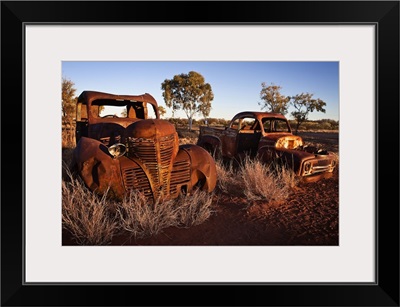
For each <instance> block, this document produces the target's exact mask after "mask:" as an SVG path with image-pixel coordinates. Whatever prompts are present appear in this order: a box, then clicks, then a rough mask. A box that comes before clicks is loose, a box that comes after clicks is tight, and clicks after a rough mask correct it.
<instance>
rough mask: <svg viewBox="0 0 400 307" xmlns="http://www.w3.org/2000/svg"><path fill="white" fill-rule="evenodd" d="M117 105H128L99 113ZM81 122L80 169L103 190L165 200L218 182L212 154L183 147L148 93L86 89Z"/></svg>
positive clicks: (81, 102)
mask: <svg viewBox="0 0 400 307" xmlns="http://www.w3.org/2000/svg"><path fill="white" fill-rule="evenodd" d="M114 105H116V106H118V107H122V106H125V107H124V108H123V109H122V111H121V114H119V115H112V116H108V115H106V116H105V117H103V116H101V115H100V114H101V113H107V112H109V110H110V106H114ZM149 108H153V111H154V112H153V113H152V114H153V117H154V118H150V116H149V113H150V112H149ZM79 113H80V114H79ZM82 115H85V116H87V117H83V116H82ZM77 127H79V129H77V130H78V131H77V140H78V143H77V146H76V149H75V150H74V160H75V162H76V166H77V170H78V172H79V174H80V176H81V177H82V179H83V180H84V182H85V184H86V185H87V186H88V187H89V188H90V189H91V190H92V191H96V192H97V193H99V194H104V193H105V192H107V193H108V195H109V196H112V197H115V198H117V199H122V198H123V197H124V196H125V195H126V193H127V192H129V191H132V190H135V191H139V192H142V193H144V194H145V195H146V196H147V197H149V198H152V199H153V200H156V199H157V200H158V199H162V200H166V199H170V198H176V197H177V196H179V195H180V193H182V192H184V193H190V191H191V190H192V189H193V188H194V187H199V188H201V189H203V190H205V191H208V192H211V191H213V190H214V188H215V186H216V179H217V177H216V167H215V162H214V160H213V159H212V157H211V155H210V154H209V153H208V152H207V151H206V150H204V149H203V148H201V147H200V146H197V145H181V146H179V139H178V134H177V132H176V130H175V127H174V126H173V125H172V124H171V123H169V122H168V121H165V120H162V119H160V118H159V114H158V106H157V102H156V101H155V99H154V98H153V97H152V96H151V95H149V94H144V95H140V96H121V95H112V94H107V93H100V92H91V91H84V92H83V93H82V94H81V95H80V97H79V99H78V110H77Z"/></svg>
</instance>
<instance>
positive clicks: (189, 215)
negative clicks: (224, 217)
mask: <svg viewBox="0 0 400 307" xmlns="http://www.w3.org/2000/svg"><path fill="white" fill-rule="evenodd" d="M212 201H213V195H212V194H210V193H206V192H204V191H201V190H196V191H195V192H194V193H192V194H187V195H182V196H180V197H179V198H177V199H173V200H169V201H164V202H161V201H156V202H154V203H152V202H150V201H149V200H148V199H146V197H145V196H144V195H143V194H141V193H134V192H132V193H130V195H129V196H128V197H126V198H125V199H124V200H123V201H122V202H121V203H120V204H119V206H118V209H117V212H118V216H119V220H120V223H121V227H122V228H123V229H124V230H125V231H127V232H129V233H130V234H131V237H135V238H144V237H148V236H154V235H157V234H159V233H160V232H161V231H162V230H163V229H164V228H167V227H190V226H194V225H199V224H201V223H203V222H205V221H206V220H207V219H208V218H209V217H210V215H211V213H212V211H211V204H212Z"/></svg>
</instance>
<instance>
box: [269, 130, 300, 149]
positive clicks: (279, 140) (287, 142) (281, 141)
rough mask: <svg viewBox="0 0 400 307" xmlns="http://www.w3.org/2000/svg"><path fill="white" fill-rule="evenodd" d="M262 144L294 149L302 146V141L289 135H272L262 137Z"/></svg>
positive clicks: (298, 137) (295, 136)
mask: <svg viewBox="0 0 400 307" xmlns="http://www.w3.org/2000/svg"><path fill="white" fill-rule="evenodd" d="M263 141H264V142H271V141H272V142H274V143H275V144H276V148H285V149H295V148H298V147H301V146H303V139H302V138H301V137H300V136H297V135H293V134H291V133H286V132H284V133H274V134H268V135H266V136H264V137H263Z"/></svg>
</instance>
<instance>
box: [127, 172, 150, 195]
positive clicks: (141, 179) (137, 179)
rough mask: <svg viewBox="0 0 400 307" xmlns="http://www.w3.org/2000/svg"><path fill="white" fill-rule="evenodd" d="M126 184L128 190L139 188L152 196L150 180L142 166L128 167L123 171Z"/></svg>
mask: <svg viewBox="0 0 400 307" xmlns="http://www.w3.org/2000/svg"><path fill="white" fill-rule="evenodd" d="M122 174H123V178H124V184H125V187H126V189H127V190H132V189H135V190H138V191H140V192H142V193H143V194H144V195H145V196H146V197H151V196H152V191H151V187H150V183H149V180H148V179H147V176H146V173H145V172H144V171H143V170H142V169H141V168H140V167H137V168H126V169H124V170H123V172H122Z"/></svg>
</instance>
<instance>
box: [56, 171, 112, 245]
mask: <svg viewBox="0 0 400 307" xmlns="http://www.w3.org/2000/svg"><path fill="white" fill-rule="evenodd" d="M106 198H107V195H104V196H103V197H98V196H97V195H95V194H93V193H91V192H90V191H89V190H88V189H87V188H86V187H85V186H84V184H83V182H81V181H80V180H79V179H76V178H72V175H71V178H70V180H69V181H62V227H63V228H64V229H65V230H67V231H69V232H70V233H71V234H72V236H73V238H74V239H75V240H76V242H77V243H78V244H80V245H107V244H109V243H111V240H112V238H113V236H114V235H115V234H116V233H117V231H118V223H117V219H116V215H115V214H112V213H111V212H110V211H109V210H108V208H109V207H108V203H107V200H106Z"/></svg>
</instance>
